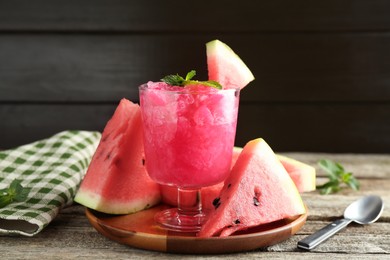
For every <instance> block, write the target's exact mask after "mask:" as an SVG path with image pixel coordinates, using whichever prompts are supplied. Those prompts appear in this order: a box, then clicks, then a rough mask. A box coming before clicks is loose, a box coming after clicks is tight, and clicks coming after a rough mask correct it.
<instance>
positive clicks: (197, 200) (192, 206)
mask: <svg viewBox="0 0 390 260" xmlns="http://www.w3.org/2000/svg"><path fill="white" fill-rule="evenodd" d="M177 192H178V194H177V195H178V196H177V207H178V213H179V215H186V216H200V215H202V214H203V213H202V200H201V195H200V189H184V188H178V191H177Z"/></svg>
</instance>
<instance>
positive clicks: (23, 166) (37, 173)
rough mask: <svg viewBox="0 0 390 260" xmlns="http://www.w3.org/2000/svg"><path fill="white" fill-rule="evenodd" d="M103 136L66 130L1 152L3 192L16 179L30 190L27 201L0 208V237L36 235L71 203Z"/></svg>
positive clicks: (0, 180)
mask: <svg viewBox="0 0 390 260" xmlns="http://www.w3.org/2000/svg"><path fill="white" fill-rule="evenodd" d="M100 137H101V135H100V133H98V132H88V131H64V132H60V133H58V134H56V135H54V136H52V137H50V138H48V139H44V140H40V141H37V142H34V143H31V144H27V145H23V146H20V147H17V148H15V149H11V150H6V151H0V190H2V189H4V188H8V187H9V185H10V183H11V182H12V181H13V180H15V179H17V180H20V181H21V184H22V186H23V187H25V188H29V189H30V191H29V193H28V196H27V199H26V200H25V201H23V202H12V203H11V204H8V205H7V206H5V207H3V208H0V234H21V235H26V236H33V235H35V234H37V233H38V232H40V231H41V230H42V229H43V228H44V227H46V226H47V225H48V224H49V223H50V222H51V220H53V219H54V218H55V216H56V215H57V214H58V212H59V210H60V209H61V208H63V207H65V206H68V205H70V204H72V202H73V197H74V195H75V193H76V190H77V188H78V186H79V184H80V182H81V179H82V177H83V176H84V174H85V172H86V169H87V168H88V165H89V162H90V160H91V158H92V155H93V154H94V152H95V150H96V147H97V145H98V143H99V140H100Z"/></svg>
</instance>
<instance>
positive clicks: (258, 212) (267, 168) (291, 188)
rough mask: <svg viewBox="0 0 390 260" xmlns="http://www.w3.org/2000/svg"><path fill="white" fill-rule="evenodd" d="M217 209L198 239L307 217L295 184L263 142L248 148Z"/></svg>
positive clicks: (236, 166) (234, 168)
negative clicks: (278, 221)
mask: <svg viewBox="0 0 390 260" xmlns="http://www.w3.org/2000/svg"><path fill="white" fill-rule="evenodd" d="M214 206H215V210H214V211H212V212H210V213H209V218H208V219H207V221H206V222H205V224H204V225H203V226H202V228H201V230H200V231H199V233H198V236H199V237H212V236H222V237H223V236H229V235H231V234H233V233H234V232H236V231H238V230H245V229H248V228H250V227H254V226H258V225H261V224H266V223H270V222H274V221H277V220H281V219H284V218H289V217H293V216H296V215H301V214H303V213H305V206H304V204H303V202H302V198H301V196H300V194H299V192H298V190H297V188H296V186H295V184H294V182H293V181H292V180H291V178H290V176H289V175H288V173H287V171H286V170H285V169H284V167H283V165H282V164H281V163H280V161H279V160H278V158H277V157H276V155H275V154H274V152H273V151H272V149H271V148H270V147H269V146H268V144H267V143H266V142H265V141H264V140H263V139H260V138H259V139H255V140H252V141H250V142H249V143H247V144H246V145H245V147H244V149H243V151H242V152H241V154H240V156H239V157H238V159H237V162H236V163H235V165H234V167H233V169H232V171H231V173H230V175H229V177H228V178H227V179H226V180H225V182H224V186H223V188H222V190H221V193H220V196H219V197H218V198H216V199H215V200H214Z"/></svg>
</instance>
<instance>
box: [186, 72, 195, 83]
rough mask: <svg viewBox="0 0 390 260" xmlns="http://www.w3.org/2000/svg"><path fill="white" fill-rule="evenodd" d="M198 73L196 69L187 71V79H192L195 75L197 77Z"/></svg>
mask: <svg viewBox="0 0 390 260" xmlns="http://www.w3.org/2000/svg"><path fill="white" fill-rule="evenodd" d="M195 75H196V71H195V70H191V71H190V72H188V73H187V75H186V81H187V80H191V79H192V78H193V77H195Z"/></svg>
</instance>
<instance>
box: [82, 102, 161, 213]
mask: <svg viewBox="0 0 390 260" xmlns="http://www.w3.org/2000/svg"><path fill="white" fill-rule="evenodd" d="M142 142H143V140H142V120H141V112H140V107H139V106H138V105H137V104H133V103H132V102H130V101H129V100H127V99H122V100H121V101H120V103H119V105H118V107H117V109H116V111H115V113H114V115H113V116H112V118H111V119H110V120H109V121H108V123H107V125H106V127H105V129H104V131H103V134H102V138H101V140H100V143H99V146H98V148H97V149H96V152H95V154H94V156H93V158H92V161H91V163H90V165H89V167H88V170H87V173H86V175H85V177H84V179H83V181H82V183H81V186H80V188H79V190H78V192H77V194H76V197H75V201H76V202H78V203H80V204H82V205H84V206H86V207H89V208H92V209H95V210H97V211H101V212H105V213H111V214H127V213H134V212H136V211H139V210H142V209H145V208H149V207H151V206H153V205H155V204H157V203H159V201H160V198H161V195H160V189H159V185H158V184H156V183H155V182H153V181H152V180H151V179H150V178H149V176H148V174H147V172H146V169H145V167H144V165H143V164H144V163H143V161H144V157H143V153H144V152H143V143H142Z"/></svg>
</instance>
